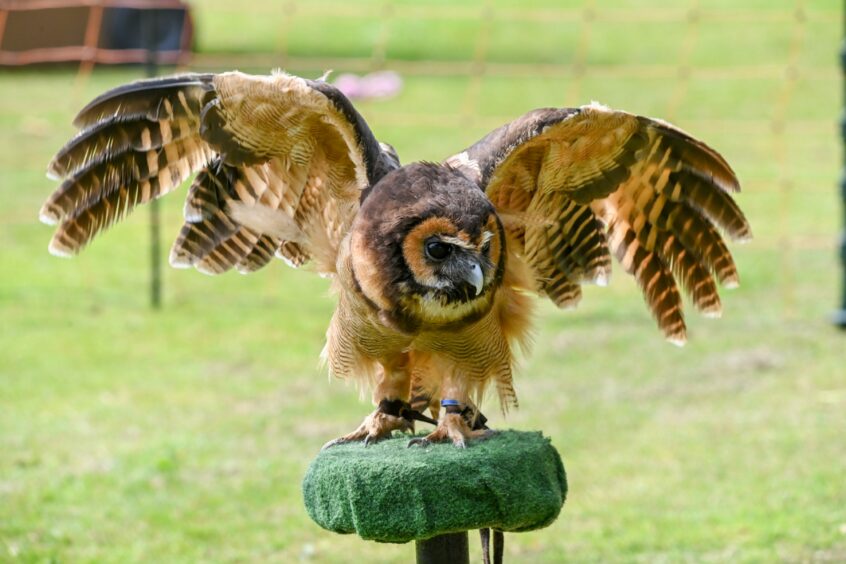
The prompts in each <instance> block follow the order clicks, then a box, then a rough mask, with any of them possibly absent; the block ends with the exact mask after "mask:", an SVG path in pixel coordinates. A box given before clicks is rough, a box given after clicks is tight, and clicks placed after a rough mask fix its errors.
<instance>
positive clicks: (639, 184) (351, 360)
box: [41, 72, 751, 446]
mask: <svg viewBox="0 0 846 564" xmlns="http://www.w3.org/2000/svg"><path fill="white" fill-rule="evenodd" d="M74 123H75V125H76V126H77V127H79V129H80V132H79V134H78V135H76V136H75V137H74V138H73V139H72V140H71V141H70V142H68V144H67V145H66V146H65V147H64V148H62V149H61V151H59V153H58V154H57V155H56V157H55V158H54V159H53V161H52V162H51V163H50V165H49V174H50V175H51V176H52V177H55V178H56V179H59V180H61V185H60V186H59V188H58V189H57V190H56V191H55V192H54V193H53V194H52V195H51V196H50V197H49V199H48V200H47V202H46V203H45V204H44V206H43V208H42V209H41V219H42V221H44V222H45V223H50V224H57V225H58V228H57V230H56V233H55V235H54V236H53V239H52V241H51V242H50V251H51V252H52V253H54V254H57V255H63V256H66V255H72V254H74V253H77V252H78V251H79V250H80V249H82V248H83V247H84V246H85V245H86V244H87V243H88V242H89V241H90V240H91V239H92V238H93V237H94V236H95V235H97V234H98V233H99V232H100V231H101V230H103V229H105V228H107V227H108V226H110V225H111V224H112V223H114V222H115V221H117V220H119V219H121V218H122V217H124V216H125V215H126V214H127V213H129V212H130V211H131V210H132V209H133V208H134V207H135V206H136V205H138V204H142V203H145V202H148V201H150V200H151V199H153V198H158V197H160V196H163V195H164V194H166V193H168V192H170V191H172V190H174V189H176V188H178V187H179V186H180V185H181V184H182V183H183V182H184V181H185V180H187V179H188V178H189V177H190V176H191V175H193V174H194V173H197V174H196V177H195V178H194V180H193V183H192V184H191V186H190V188H189V189H188V194H187V198H186V200H185V210H184V215H185V223H184V225H183V227H182V229H181V231H180V232H179V235H178V236H177V238H176V241H175V243H174V245H173V248H172V249H171V252H170V263H171V264H172V265H173V266H175V267H180V268H186V267H194V268H196V269H198V270H200V271H202V272H206V273H211V274H218V273H222V272H226V271H228V270H230V269H232V268H234V269H236V270H238V271H240V272H253V271H255V270H258V269H260V268H262V267H263V266H265V265H266V264H268V263H269V262H270V261H271V259H272V258H273V257H274V256H275V257H279V258H281V259H283V260H285V261H286V262H288V263H289V264H290V265H292V266H295V267H299V266H302V265H304V264H306V263H309V262H310V263H312V264H313V265H314V269H315V270H316V271H317V272H318V273H320V274H322V275H326V276H330V277H332V278H333V281H334V282H333V284H334V287H335V289H336V291H337V296H338V304H337V308H336V310H335V313H334V315H333V317H332V320H331V323H330V324H329V329H328V331H327V334H326V347H325V349H324V353H323V354H324V357H325V360H326V362H327V365H328V368H329V370H330V372H331V373H332V374H333V375H335V376H338V377H341V378H347V379H355V380H356V381H358V382H360V383H361V384H362V385H365V386H368V387H369V389H371V390H372V394H373V401H374V404H375V405H376V406H377V408H376V410H375V411H373V412H372V413H371V414H370V415H368V416H367V417H366V418H365V419H364V422H363V423H362V424H361V425H360V426H359V427H358V428H357V429H355V430H354V431H353V432H351V433H350V434H348V435H345V436H344V437H341V438H339V439H336V440H335V441H332V443H330V444H334V443H337V442H339V441H354V440H363V441H365V443H367V442H370V441H374V440H378V439H381V438H384V437H386V436H389V435H390V434H391V433H392V431H394V430H407V429H410V428H411V427H412V426H413V422H414V420H415V419H427V417H426V416H424V415H422V412H424V411H425V410H426V409H429V411H430V412H431V414H432V416H433V417H435V418H437V427H436V428H435V430H434V431H433V432H432V433H431V434H430V435H429V436H427V437H425V438H423V439H416V440H415V442H417V443H421V442H422V443H425V442H427V441H452V442H453V443H454V444H455V445H457V446H464V445H465V441H467V440H468V439H473V438H477V437H482V436H484V435H485V434H487V433H488V432H489V431H488V430H487V429H486V428H485V425H484V418H483V416H481V415H480V414H479V411H478V405H479V404H480V402H481V399H482V396H483V394H484V393H485V391H486V390H487V389H488V388H489V387H490V388H492V389H494V390H495V391H496V394H497V395H498V397H499V401H500V403H501V405H502V408H503V409H504V410H505V409H508V408H509V407H511V406H513V405H516V403H517V395H516V392H515V388H514V385H513V382H512V371H513V369H514V353H515V348H518V347H520V346H521V345H523V344H525V342H526V340H527V336H528V333H529V331H530V327H531V311H532V304H533V302H534V297H533V296H541V297H546V298H548V299H550V300H551V301H552V302H553V303H555V304H556V305H557V306H559V307H562V308H567V307H572V306H574V305H576V304H577V303H578V301H579V299H580V297H581V286H582V284H586V283H593V284H599V285H605V284H606V283H607V281H608V278H609V276H610V273H611V264H612V256H613V257H616V259H617V261H618V262H619V263H620V264H621V265H622V268H623V270H625V271H626V272H628V273H629V274H631V275H632V276H634V278H635V280H636V281H637V283H638V284H639V285H640V288H641V289H642V291H643V295H644V297H645V299H646V303H647V305H648V307H649V309H650V310H651V312H652V314H653V316H654V317H655V319H656V321H657V324H658V327H659V329H660V330H661V332H663V334H664V336H665V337H666V338H667V339H669V340H670V341H671V342H673V343H677V344H682V343H684V341H685V339H686V332H685V322H684V317H683V314H682V296H681V293H682V291H683V292H684V293H686V294H687V295H688V297H689V299H690V301H691V302H692V304H693V306H694V307H695V308H697V309H698V310H699V311H701V312H702V313H704V314H705V315H708V316H718V315H719V314H720V311H721V305H720V298H719V295H718V293H717V282H719V283H721V284H722V285H723V286H726V287H731V286H735V285H737V283H738V275H737V269H736V267H735V264H734V261H733V259H732V256H731V253H730V252H729V250H728V248H727V246H726V243H725V240H724V238H723V237H724V236H726V237H728V238H730V239H734V240H742V239H747V238H749V237H750V235H751V234H750V229H749V225H748V223H747V221H746V219H745V218H744V216H743V213H742V212H741V210H740V209H739V207H738V206H737V204H736V203H735V202H734V200H733V199H732V193H733V192H736V191H738V190H739V185H738V181H737V178H736V176H735V174H734V172H733V171H732V169H731V167H730V166H729V165H728V163H727V162H726V161H725V160H724V159H723V158H722V157H721V156H720V155H719V154H718V153H717V152H716V151H714V150H713V149H711V148H710V147H708V146H707V145H705V144H704V143H702V142H701V141H698V140H696V139H695V138H693V137H691V136H690V135H688V134H687V133H685V132H683V131H681V130H680V129H678V128H676V127H674V126H672V125H670V124H668V123H665V122H663V121H660V120H656V119H650V118H646V117H641V116H637V115H632V114H629V113H626V112H622V111H615V110H611V109H609V108H607V107H605V106H602V105H599V104H596V103H593V104H590V105H586V106H582V107H581V108H562V109H556V108H544V109H537V110H533V111H530V112H528V113H527V114H525V115H524V116H522V117H520V118H518V119H516V120H514V121H512V122H511V123H508V124H506V125H503V126H502V127H500V128H498V129H496V130H494V131H492V132H491V133H489V134H488V135H487V136H485V137H484V138H482V139H481V140H480V141H478V142H477V143H476V144H474V145H472V146H471V147H469V148H467V149H465V150H464V151H461V152H458V153H457V154H455V155H453V156H450V157H448V158H447V159H445V160H444V161H443V162H442V163H414V164H409V165H405V166H402V165H401V164H400V162H399V158H398V157H397V154H396V152H395V151H394V150H393V148H392V147H391V146H390V145H387V144H384V143H380V142H379V141H377V139H376V138H375V137H374V135H373V133H372V132H371V131H370V128H369V127H368V125H367V123H366V122H365V121H364V119H363V118H362V117H361V115H359V113H358V112H357V111H356V110H355V108H354V107H353V106H352V104H351V103H350V102H349V100H347V99H346V98H345V97H344V96H343V94H341V93H340V92H339V91H338V90H337V89H335V88H334V87H332V86H331V85H330V84H328V83H327V82H325V81H323V80H307V79H303V78H299V77H296V76H292V75H288V74H285V73H282V72H277V73H274V74H272V75H271V76H250V75H246V74H242V73H238V72H230V73H224V74H216V75H215V74H188V75H182V76H175V77H171V78H165V79H155V80H145V81H140V82H135V83H132V84H129V85H126V86H122V87H119V88H116V89H114V90H112V91H110V92H107V93H106V94H103V95H102V96H100V97H98V98H96V99H95V100H93V101H92V102H91V103H90V104H88V105H87V106H86V107H85V108H83V110H82V111H81V112H80V113H79V115H78V116H77V117H76V120H75V122H74ZM679 288H681V291H680V289H679Z"/></svg>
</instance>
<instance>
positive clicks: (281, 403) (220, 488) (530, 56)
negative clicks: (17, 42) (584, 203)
mask: <svg viewBox="0 0 846 564" xmlns="http://www.w3.org/2000/svg"><path fill="white" fill-rule="evenodd" d="M192 6H193V8H194V17H195V21H196V26H197V50H198V53H197V55H196V57H195V58H194V62H193V63H192V68H193V69H201V70H214V71H223V70H229V69H231V68H239V69H241V70H244V71H255V72H261V73H266V72H268V71H269V70H270V69H271V68H273V67H283V68H285V69H287V70H289V71H290V72H294V73H296V74H301V75H303V76H309V77H316V76H319V75H320V74H322V73H323V71H325V70H327V69H330V68H331V69H334V70H335V71H336V72H341V71H356V72H366V71H370V70H377V69H383V68H387V69H394V70H397V71H398V72H400V73H401V74H402V75H403V78H404V81H405V87H404V90H403V91H402V92H401V93H400V95H398V96H397V97H395V98H393V99H390V100H387V101H369V102H361V103H357V106H358V107H359V109H360V111H361V112H362V114H363V115H364V116H365V118H366V119H367V120H368V121H369V123H370V125H371V126H372V128H373V130H374V132H375V133H376V135H377V136H378V137H379V138H380V139H382V140H384V141H387V142H389V143H392V144H393V145H394V146H395V147H396V148H397V150H398V151H399V154H400V156H401V157H402V159H403V161H404V162H411V161H414V160H419V159H430V160H436V161H437V160H441V159H443V158H445V157H446V156H447V155H450V154H453V153H455V152H457V151H459V150H460V149H462V148H463V147H465V146H467V145H469V144H471V143H472V142H474V141H475V140H476V139H477V138H479V137H480V136H481V135H483V134H484V133H486V132H487V131H489V130H490V129H492V128H493V127H496V126H498V125H500V124H502V123H504V122H506V121H508V120H511V119H513V118H515V117H517V116H519V115H520V114H522V113H524V112H525V111H527V110H530V109H532V108H535V107H539V106H568V105H579V104H582V103H587V102H589V101H590V100H598V101H601V102H603V103H605V104H608V105H611V106H613V107H617V108H621V109H626V110H629V111H632V112H636V113H641V114H647V115H651V116H656V117H662V118H665V119H668V120H672V121H673V122H675V123H676V124H678V125H679V126H681V127H683V128H684V129H687V130H688V131H690V132H691V133H693V134H694V135H696V136H698V137H700V138H701V139H704V140H705V141H707V142H708V143H709V144H711V145H712V146H713V147H715V148H717V149H718V150H719V151H721V152H722V153H723V154H724V155H725V156H726V158H727V159H728V160H729V162H730V163H732V165H733V166H734V168H735V169H736V171H737V173H738V175H739V177H740V179H741V182H742V185H743V192H742V193H741V194H740V195H739V197H738V201H739V203H740V204H741V206H742V207H743V208H744V209H745V210H746V212H747V214H748V216H749V219H750V221H751V223H752V226H753V231H754V232H755V239H754V241H752V242H751V243H749V244H746V245H743V246H737V245H735V246H733V249H734V250H735V251H736V253H735V256H736V259H737V262H738V265H739V268H740V271H741V279H742V284H741V287H740V289H738V290H735V291H732V292H725V293H724V294H723V297H724V310H725V312H724V315H723V318H722V319H721V320H719V321H714V320H709V319H704V318H702V317H700V316H697V315H696V314H695V313H691V314H690V315H689V326H690V331H689V334H690V339H691V340H690V342H689V343H688V345H687V346H686V347H684V348H683V349H677V348H675V347H672V346H670V345H668V344H666V343H665V342H664V341H663V340H662V339H661V337H660V334H659V332H658V331H657V330H656V328H655V326H654V323H653V321H652V319H650V316H649V313H648V311H647V309H646V308H645V306H644V304H643V302H642V299H641V297H640V295H639V292H638V290H637V288H636V287H635V285H634V284H633V283H632V282H631V280H629V279H628V278H627V277H626V276H625V275H624V274H623V273H622V272H621V271H620V270H619V269H618V270H617V275H616V276H615V279H614V280H613V282H612V285H611V287H610V288H604V289H603V288H587V290H586V292H585V297H584V300H583V302H582V304H581V305H580V307H579V308H578V310H576V311H567V312H560V311H556V310H555V309H554V308H553V307H551V306H550V305H548V304H546V303H542V304H540V307H539V316H538V317H539V319H538V321H539V323H538V326H539V327H538V331H537V337H536V341H535V346H534V353H533V354H532V355H531V356H530V357H528V358H526V359H525V360H524V361H523V363H522V368H521V371H520V373H519V374H518V376H517V378H516V383H517V390H518V393H519V396H520V400H521V409H520V410H518V411H517V412H516V413H512V414H510V415H509V417H508V418H507V419H503V418H502V417H501V416H499V415H498V414H497V413H496V411H497V410H496V407H495V403H494V401H493V400H491V401H490V402H489V404H488V408H487V410H486V412H488V415H490V416H491V419H492V422H493V425H494V426H497V427H514V428H518V429H542V430H544V432H545V433H546V434H547V435H549V436H550V437H551V438H552V441H553V443H554V444H555V445H556V447H557V448H558V449H559V451H560V453H561V454H562V456H563V458H564V461H565V465H566V467H567V470H568V474H569V478H570V485H571V491H570V494H569V500H568V502H567V504H566V505H565V508H564V512H563V513H562V515H561V517H560V518H559V519H558V521H557V522H556V523H555V524H553V525H552V526H551V527H549V528H547V529H545V530H542V531H537V532H533V533H526V534H520V535H509V538H508V541H507V545H506V557H507V560H508V561H509V562H561V561H572V562H595V561H606V562H641V561H643V562H679V561H685V562H687V561H689V562H724V561H725V562H771V561H789V562H799V561H803V562H810V561H820V562H843V561H846V377H845V376H844V374H846V354H844V352H845V351H846V349H844V344H846V343H844V338H846V336H844V335H843V334H842V333H839V332H837V331H836V330H835V329H834V328H833V327H832V325H831V324H830V323H829V321H828V316H829V314H830V313H831V311H832V310H833V309H834V308H835V306H836V305H837V300H838V293H839V283H840V271H839V268H838V263H837V258H836V244H837V241H838V237H839V233H840V229H841V225H840V218H841V212H840V207H839V201H838V195H837V194H838V193H837V189H836V182H837V179H838V177H839V173H840V172H839V168H840V165H839V160H840V155H841V146H840V143H839V141H838V137H837V129H836V123H837V119H838V117H839V115H840V106H841V96H840V92H841V83H840V78H839V71H838V69H837V58H836V57H837V52H838V49H839V44H840V39H841V27H840V24H841V18H842V13H841V6H840V3H838V2H835V1H834V0H808V1H798V2H793V1H788V0H701V1H696V0H693V1H691V2H688V1H684V2H674V3H668V2H664V1H662V0H608V1H602V2H599V1H596V2H591V1H590V0H567V1H560V2H559V1H553V0H531V1H525V2H520V3H517V2H508V1H505V0H487V1H483V0H478V1H474V0H464V1H461V2H453V1H449V2H448V1H432V2H414V1H412V0H367V1H357V2H344V1H341V0H321V1H316V0H313V1H305V0H302V1H295V0H291V1H287V2H276V1H273V0H253V1H251V2H246V3H233V2H230V1H229V0H204V1H199V0H198V1H195V2H192ZM172 70H173V69H164V72H172ZM142 74H143V70H142V69H140V68H122V69H114V68H106V67H98V68H97V69H96V70H95V71H94V73H93V74H92V75H90V76H87V75H80V74H77V69H76V68H75V67H63V68H50V69H41V70H23V71H14V72H12V71H3V72H2V73H0V149H1V150H0V179H1V180H0V238H1V239H2V241H3V243H2V245H0V320H2V321H0V561H18V560H20V561H24V562H48V561H49V562H141V561H143V562H197V561H214V562H218V561H220V562H226V561H237V562H242V561H253V562H268V561H275V562H293V561H298V560H301V561H315V562H350V561H377V562H383V561H384V562H407V561H409V560H411V559H412V555H413V549H412V547H410V546H407V545H406V546H395V545H378V544H374V543H367V542H364V541H361V540H360V539H358V538H355V537H339V536H336V535H333V534H331V533H328V532H325V531H323V530H321V529H320V528H318V527H317V526H316V525H314V524H313V523H312V522H311V521H310V520H309V519H308V517H307V515H306V513H305V511H304V508H303V505H302V499H301V494H300V480H301V478H302V476H303V474H304V471H305V468H306V466H307V465H308V463H309V461H310V460H311V458H312V457H313V456H314V455H315V453H316V452H317V450H318V449H319V447H320V445H322V444H323V442H324V441H326V440H328V439H330V438H333V437H335V436H338V435H339V434H342V433H345V432H347V431H349V430H350V429H351V428H352V427H353V426H355V425H357V424H358V422H359V421H360V419H361V418H362V417H363V416H364V415H365V414H366V413H367V412H369V411H370V409H371V408H370V406H369V404H368V403H367V402H364V401H361V400H359V399H358V394H357V392H356V390H355V389H353V387H351V386H348V385H344V383H342V382H339V381H332V382H329V381H327V378H326V375H325V373H323V372H322V371H320V370H319V369H318V368H317V357H318V354H319V352H320V349H321V347H322V344H323V334H324V331H325V327H326V325H327V323H328V320H329V317H330V315H331V312H332V309H333V298H332V297H331V296H329V295H328V285H327V284H326V283H325V281H322V280H320V279H318V278H317V277H316V276H314V275H313V274H312V273H309V272H299V271H294V270H291V269H288V268H287V267H285V266H284V265H283V264H282V263H280V262H277V263H274V264H273V265H271V266H270V267H268V268H266V269H264V270H263V271H261V272H259V273H257V274H254V275H252V276H249V277H244V276H240V275H238V274H234V273H233V274H226V275H223V276H220V277H216V278H212V277H208V276H204V275H202V274H199V273H197V272H195V271H177V270H171V269H166V270H165V277H164V289H165V293H164V308H163V309H162V310H161V311H158V312H154V311H152V310H151V309H150V308H149V306H148V263H149V252H150V251H149V246H148V231H149V225H148V217H149V216H148V214H147V213H146V210H140V211H137V212H136V213H135V214H134V215H133V216H131V217H130V218H129V219H128V220H127V221H125V222H124V223H123V224H121V225H119V226H117V227H115V228H113V229H112V230H111V231H110V232H109V233H107V234H106V235H104V236H102V237H101V238H100V239H98V240H97V241H96V242H94V243H93V244H92V245H91V247H90V248H89V249H87V250H86V251H85V252H84V253H83V254H82V255H81V256H79V257H78V258H75V259H73V260H60V259H57V258H54V257H51V256H50V255H49V254H48V253H47V243H48V241H49V239H50V236H51V229H50V228H49V227H47V226H44V225H41V224H39V223H38V221H37V213H38V209H39V207H40V205H41V202H42V201H43V200H44V198H46V196H47V195H48V194H49V193H50V192H51V191H52V190H53V189H54V187H55V186H54V183H53V182H51V181H49V180H47V179H45V177H44V170H45V166H46V164H47V162H48V161H49V159H50V157H51V156H52V154H53V153H54V152H55V151H56V150H57V149H58V148H59V147H60V146H61V145H62V144H63V143H64V142H65V140H66V139H67V138H68V137H69V136H71V135H72V134H73V133H74V131H73V128H72V127H71V125H70V122H71V119H72V117H73V115H74V114H75V112H76V110H77V109H79V108H80V107H81V106H82V105H83V104H84V103H86V102H87V101H88V100H89V99H91V98H92V97H93V96H95V95H97V94H99V93H100V92H102V91H103V90H105V89H107V88H110V87H113V86H116V85H118V84H121V83H124V82H127V81H130V80H133V79H136V78H139V77H140V76H142ZM181 208H182V199H181V197H180V196H179V195H174V196H172V197H169V198H167V199H165V200H164V201H163V207H162V210H163V219H164V228H163V233H164V238H165V242H166V244H165V248H164V249H163V250H162V254H163V257H162V259H163V260H164V255H166V251H167V246H168V245H169V243H170V241H172V240H173V238H174V237H175V235H176V233H177V231H178V228H179V225H180V224H181ZM471 539H472V537H471ZM471 548H472V557H473V558H474V559H479V558H480V556H479V549H478V546H477V543H476V542H475V541H472V542H471Z"/></svg>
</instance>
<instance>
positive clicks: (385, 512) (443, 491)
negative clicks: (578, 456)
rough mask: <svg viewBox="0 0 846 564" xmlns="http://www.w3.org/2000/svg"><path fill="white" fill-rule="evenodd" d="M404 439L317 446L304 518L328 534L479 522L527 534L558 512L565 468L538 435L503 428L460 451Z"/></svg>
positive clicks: (409, 532) (410, 535)
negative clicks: (410, 442)
mask: <svg viewBox="0 0 846 564" xmlns="http://www.w3.org/2000/svg"><path fill="white" fill-rule="evenodd" d="M407 444H408V438H407V437H403V438H395V439H389V440H385V441H382V442H379V443H376V444H372V445H370V446H368V447H364V446H362V444H361V443H350V444H341V445H337V446H334V447H332V448H329V449H326V450H323V451H321V452H320V454H318V455H317V458H315V459H314V461H313V462H312V463H311V466H310V467H309V469H308V472H307V473H306V476H305V479H304V480H303V497H304V499H305V505H306V509H307V510H308V513H309V515H310V516H311V518H312V519H314V521H315V522H316V523H317V524H318V525H320V526H321V527H323V528H325V529H328V530H330V531H334V532H336V533H343V534H348V533H357V534H358V535H359V536H361V537H362V538H363V539H367V540H375V541H380V542H396V543H403V542H408V541H411V540H423V539H428V538H431V537H435V536H438V535H442V534H445V533H454V532H461V531H467V530H473V529H482V528H492V529H496V530H501V531H504V532H520V531H530V530H533V529H539V528H542V527H545V526H547V525H549V524H551V523H552V522H553V521H554V520H555V519H556V517H558V514H559V512H560V511H561V506H562V505H563V503H564V500H565V498H566V495H567V478H566V475H565V473H564V465H563V464H562V462H561V458H560V457H559V456H558V452H557V451H556V450H555V448H554V447H553V446H552V445H551V444H550V441H549V439H547V438H545V437H543V436H542V435H541V433H539V432H522V431H503V432H499V433H496V434H495V435H493V436H492V437H491V438H489V439H487V440H481V441H472V442H471V443H469V446H468V447H467V448H466V449H458V448H455V447H454V446H453V445H452V444H432V445H430V446H427V447H425V448H420V447H416V446H414V447H411V448H407V447H406V445H407Z"/></svg>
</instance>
